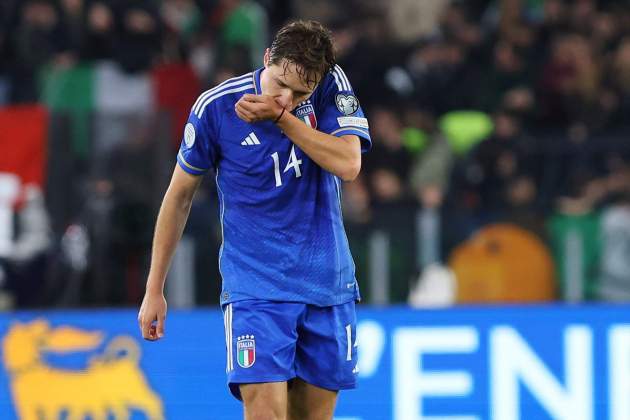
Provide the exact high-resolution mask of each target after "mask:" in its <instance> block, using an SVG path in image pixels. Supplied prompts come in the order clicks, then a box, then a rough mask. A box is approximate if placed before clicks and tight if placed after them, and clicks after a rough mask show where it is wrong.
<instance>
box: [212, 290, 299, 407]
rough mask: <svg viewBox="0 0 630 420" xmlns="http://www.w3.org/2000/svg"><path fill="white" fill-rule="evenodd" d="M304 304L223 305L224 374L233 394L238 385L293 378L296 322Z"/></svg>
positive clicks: (249, 302) (238, 396)
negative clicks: (225, 373)
mask: <svg viewBox="0 0 630 420" xmlns="http://www.w3.org/2000/svg"><path fill="white" fill-rule="evenodd" d="M303 311H304V305H303V304H294V303H282V302H269V301H260V300H246V301H239V302H234V303H230V304H227V305H224V307H223V314H224V322H225V340H226V349H227V358H226V372H227V376H228V385H229V387H230V391H231V392H232V394H233V395H234V396H235V397H236V398H238V399H240V398H241V395H240V387H239V385H241V384H255V383H270V382H286V381H288V380H289V379H292V378H293V377H295V368H294V362H295V343H296V341H297V330H296V325H297V319H298V317H299V316H300V315H301V313H302V312H303Z"/></svg>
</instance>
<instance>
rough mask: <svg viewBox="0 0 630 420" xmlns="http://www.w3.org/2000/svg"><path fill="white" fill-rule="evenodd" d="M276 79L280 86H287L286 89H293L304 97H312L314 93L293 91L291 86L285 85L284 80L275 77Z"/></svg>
mask: <svg viewBox="0 0 630 420" xmlns="http://www.w3.org/2000/svg"><path fill="white" fill-rule="evenodd" d="M274 79H275V80H276V82H277V83H278V84H279V85H282V86H285V87H288V88H291V89H292V90H293V91H294V92H295V93H299V94H302V95H310V94H311V93H313V91H310V92H306V91H303V90H298V89H293V88H292V87H291V86H289V85H287V84H286V83H285V82H284V81H283V80H282V79H280V78H279V77H274Z"/></svg>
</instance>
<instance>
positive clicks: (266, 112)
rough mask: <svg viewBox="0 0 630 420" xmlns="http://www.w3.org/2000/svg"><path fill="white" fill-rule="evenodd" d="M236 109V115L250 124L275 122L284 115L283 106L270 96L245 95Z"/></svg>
mask: <svg viewBox="0 0 630 420" xmlns="http://www.w3.org/2000/svg"><path fill="white" fill-rule="evenodd" d="M234 109H235V110H236V115H238V117H239V118H240V119H241V120H243V121H245V122H248V123H253V122H258V121H265V120H271V121H274V120H275V119H276V118H278V116H279V115H280V114H281V113H282V105H280V104H279V103H278V102H276V100H275V99H274V98H273V97H272V96H269V95H251V94H246V95H243V96H242V97H241V99H239V100H238V102H237V103H236V106H235V107H234Z"/></svg>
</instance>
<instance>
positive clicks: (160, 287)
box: [146, 279, 164, 295]
mask: <svg viewBox="0 0 630 420" xmlns="http://www.w3.org/2000/svg"><path fill="white" fill-rule="evenodd" d="M146 293H148V294H151V295H156V294H164V283H163V282H160V281H157V280H153V279H149V280H148V281H147V287H146Z"/></svg>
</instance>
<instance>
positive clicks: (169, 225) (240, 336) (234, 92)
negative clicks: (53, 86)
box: [138, 21, 371, 420]
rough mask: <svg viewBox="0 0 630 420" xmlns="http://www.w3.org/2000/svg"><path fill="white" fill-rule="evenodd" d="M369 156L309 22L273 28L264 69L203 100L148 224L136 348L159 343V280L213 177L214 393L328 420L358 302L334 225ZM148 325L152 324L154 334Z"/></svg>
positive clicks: (351, 369)
mask: <svg viewBox="0 0 630 420" xmlns="http://www.w3.org/2000/svg"><path fill="white" fill-rule="evenodd" d="M370 144H371V140H370V134H369V132H368V123H367V120H366V119H365V117H364V116H363V112H362V110H361V108H360V107H359V103H358V101H357V98H356V97H355V96H354V93H353V92H352V88H351V86H350V83H349V82H348V79H347V78H346V76H345V74H344V73H343V71H342V70H341V68H339V66H337V65H335V61H334V54H333V45H332V40H331V36H330V32H329V31H328V30H327V29H325V28H324V27H323V26H322V25H320V24H319V23H316V22H304V21H298V22H293V23H290V24H288V25H287V26H285V27H284V28H282V29H281V30H280V31H279V32H278V34H277V35H276V37H275V39H274V41H273V43H272V45H271V47H270V48H269V49H267V51H266V52H265V56H264V68H262V69H259V70H256V71H254V72H252V73H249V74H246V75H243V76H241V77H236V78H233V79H230V80H228V81H226V82H224V83H222V84H220V85H218V86H217V87H215V88H214V89H210V90H208V91H207V92H205V93H203V94H202V95H201V96H200V97H199V99H197V101H196V102H195V104H194V105H193V107H192V111H191V113H190V118H189V120H188V124H187V125H186V128H185V130H184V139H183V141H182V145H181V148H180V151H179V153H178V156H177V162H178V165H176V167H175V171H174V174H173V178H172V180H171V184H170V186H169V188H168V190H167V192H166V195H165V197H164V202H163V203H162V208H161V210H160V214H159V216H158V219H157V224H156V229H155V239H154V244H153V259H152V262H151V270H150V272H149V277H148V281H147V289H146V294H145V297H144V301H143V302H142V306H141V308H140V312H139V314H138V321H139V323H140V328H141V330H142V335H143V337H144V338H146V339H148V340H157V339H159V338H161V337H162V336H163V334H164V318H165V316H166V301H165V299H164V295H163V287H164V281H165V277H166V272H167V269H168V266H169V263H170V260H171V257H172V255H173V252H174V250H175V247H176V243H177V241H178V240H179V238H180V235H181V232H182V229H183V227H184V224H185V222H186V218H187V215H188V211H189V209H190V204H191V201H192V198H193V195H194V193H195V190H196V189H197V186H198V185H199V183H200V180H201V175H203V174H204V173H206V171H208V170H209V169H214V170H215V171H216V174H217V175H216V182H217V189H218V194H219V203H220V215H219V216H220V219H221V224H222V232H223V244H222V246H221V251H220V252H219V267H220V271H221V275H222V278H223V291H222V293H221V305H222V309H223V313H224V318H225V329H226V331H225V337H226V348H227V368H226V370H227V374H228V384H229V387H230V390H231V391H232V393H233V394H234V395H235V396H236V397H237V398H240V399H242V401H243V404H244V411H245V418H246V419H254V418H256V419H287V418H288V419H296V420H297V419H300V420H304V419H331V418H332V415H333V411H334V407H335V402H336V398H337V391H338V390H340V389H346V388H353V387H354V386H355V381H356V379H355V376H356V372H357V370H356V362H357V355H356V347H355V339H356V337H355V323H356V319H355V310H354V302H355V300H357V299H358V298H359V290H358V287H357V282H356V279H355V277H354V271H355V268H354V263H353V261H352V257H351V255H350V250H349V248H348V241H347V239H346V235H345V232H344V229H343V223H342V217H341V205H340V204H341V203H340V200H341V185H340V184H341V183H340V179H342V180H345V181H351V180H353V179H354V178H356V176H357V175H358V173H359V170H360V168H361V152H362V151H366V150H367V149H369V147H370ZM154 323H155V325H154Z"/></svg>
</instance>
